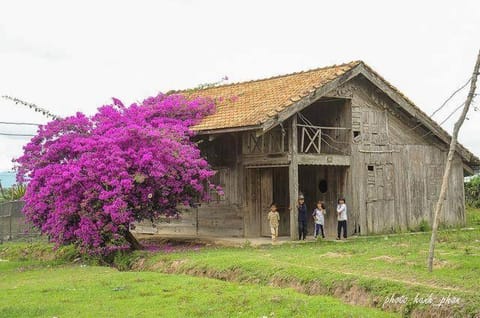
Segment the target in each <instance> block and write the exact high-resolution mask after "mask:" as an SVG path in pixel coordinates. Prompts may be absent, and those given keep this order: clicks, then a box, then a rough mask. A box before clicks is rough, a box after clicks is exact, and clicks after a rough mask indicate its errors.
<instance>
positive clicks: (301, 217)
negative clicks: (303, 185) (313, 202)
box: [297, 194, 307, 240]
mask: <svg viewBox="0 0 480 318" xmlns="http://www.w3.org/2000/svg"><path fill="white" fill-rule="evenodd" d="M297 209H298V239H299V240H305V239H306V238H307V206H306V205H305V197H304V196H303V194H300V195H299V196H298V205H297Z"/></svg>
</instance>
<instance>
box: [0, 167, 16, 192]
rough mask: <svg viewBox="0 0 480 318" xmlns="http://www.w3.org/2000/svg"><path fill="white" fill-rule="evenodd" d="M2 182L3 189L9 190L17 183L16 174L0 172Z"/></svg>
mask: <svg viewBox="0 0 480 318" xmlns="http://www.w3.org/2000/svg"><path fill="white" fill-rule="evenodd" d="M0 182H2V187H4V188H9V187H11V186H12V185H14V184H15V183H16V180H15V172H12V171H0Z"/></svg>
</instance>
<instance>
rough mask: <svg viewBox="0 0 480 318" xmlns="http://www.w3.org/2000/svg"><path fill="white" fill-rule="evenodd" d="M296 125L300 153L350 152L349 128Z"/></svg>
mask: <svg viewBox="0 0 480 318" xmlns="http://www.w3.org/2000/svg"><path fill="white" fill-rule="evenodd" d="M297 127H298V128H300V147H299V149H298V150H299V152H300V153H318V154H321V153H327V154H344V155H348V154H350V130H351V129H350V128H346V127H328V126H315V125H305V124H297ZM329 132H330V133H329ZM331 132H333V133H331Z"/></svg>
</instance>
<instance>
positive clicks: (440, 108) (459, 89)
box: [408, 77, 472, 136]
mask: <svg viewBox="0 0 480 318" xmlns="http://www.w3.org/2000/svg"><path fill="white" fill-rule="evenodd" d="M471 79H472V78H471V77H469V78H468V80H467V82H466V83H465V84H463V85H462V86H461V87H460V88H458V89H457V90H456V91H454V92H453V93H452V94H451V95H450V96H449V97H448V98H447V99H446V100H445V101H444V102H443V103H442V105H440V107H438V108H437V109H436V110H435V111H434V112H433V113H432V114H431V115H430V117H433V116H434V115H435V114H436V113H438V112H439V111H440V110H442V109H443V107H445V105H447V103H448V102H449V101H450V100H451V99H452V98H453V96H455V95H456V94H457V93H458V92H460V91H461V90H462V89H464V88H465V87H467V85H468V83H470V80H471ZM455 111H456V110H455ZM450 116H451V115H449V117H447V119H448V118H450ZM443 123H444V122H442V123H440V125H441V124H443ZM422 125H423V123H422V122H419V123H418V124H417V125H415V126H413V127H412V128H409V129H408V131H412V130H414V129H417V128H418V127H420V126H422ZM427 135H429V133H427V134H425V136H427Z"/></svg>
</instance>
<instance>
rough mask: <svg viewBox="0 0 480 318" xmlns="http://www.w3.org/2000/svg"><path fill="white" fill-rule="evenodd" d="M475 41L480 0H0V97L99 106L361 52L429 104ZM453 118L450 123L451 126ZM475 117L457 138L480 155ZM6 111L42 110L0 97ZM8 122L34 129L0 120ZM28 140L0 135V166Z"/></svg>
mask: <svg viewBox="0 0 480 318" xmlns="http://www.w3.org/2000/svg"><path fill="white" fill-rule="evenodd" d="M479 48H480V1H476V0H472V1H418V0H417V1H397V2H396V4H393V2H392V1H330V2H329V3H327V2H326V1H301V0H296V1H278V0H277V1H259V0H257V1H245V0H242V1H193V0H192V1H187V0H185V1H128V2H127V1H91V2H90V1H75V2H74V1H2V2H0V95H4V94H7V95H12V96H15V97H18V98H21V99H23V100H26V101H30V102H34V103H36V104H37V105H41V106H43V107H45V108H48V109H49V110H51V111H52V112H53V113H56V114H58V115H61V116H66V115H70V114H73V113H75V112H76V111H82V112H85V113H87V114H92V113H94V112H95V109H96V108H97V107H98V106H100V105H103V104H105V103H108V102H109V101H110V98H111V97H113V96H115V97H118V98H120V99H122V100H124V101H125V102H127V103H130V102H133V101H136V100H141V99H143V98H145V97H147V96H149V95H153V94H156V93H158V92H160V91H164V92H165V91H168V90H170V89H178V88H186V87H192V86H197V85H198V84H201V83H208V82H215V81H218V80H219V79H220V78H222V77H223V76H225V75H227V76H228V77H229V79H230V82H238V81H243V80H249V79H256V78H261V77H266V76H272V75H278V74H283V73H289V72H294V71H299V70H306V69H310V68H316V67H321V66H326V65H331V64H339V63H343V62H348V61H352V60H363V61H365V62H366V63H367V64H369V65H370V66H371V67H373V68H374V69H375V70H376V71H377V72H379V73H380V74H381V75H382V76H383V77H385V78H386V79H387V80H388V81H390V82H391V83H392V84H394V85H395V86H396V87H397V88H399V89H400V90H401V91H402V92H403V93H404V94H405V95H407V96H408V97H410V99H412V100H413V101H414V102H415V103H416V104H417V105H418V106H419V107H420V108H422V109H423V110H424V111H426V112H427V113H428V114H430V113H432V111H433V110H434V109H436V108H437V107H438V106H439V105H440V104H441V103H442V102H443V101H444V100H445V99H446V98H447V97H448V96H449V95H450V94H451V93H452V92H453V91H454V90H455V89H457V88H458V87H460V86H461V85H462V84H464V83H465V82H466V80H467V79H468V78H469V77H470V76H471V73H472V69H473V65H474V62H475V57H476V54H477V52H478V49H479ZM466 93H467V90H466V89H465V90H464V91H463V92H462V94H459V96H458V98H456V99H455V100H454V101H452V103H450V104H449V105H448V106H447V107H445V111H443V112H440V113H438V114H436V115H435V117H434V119H435V120H437V121H438V122H441V121H443V119H444V118H445V117H446V116H447V115H448V114H449V113H450V112H451V111H452V110H453V109H455V107H456V106H457V105H458V104H459V103H461V102H462V101H463V100H464V98H465V96H466ZM474 105H475V106H480V103H479V102H478V98H477V100H476V102H475V104H474ZM457 117H458V113H457V114H456V116H453V117H452V118H451V119H450V120H449V121H447V122H446V123H445V124H444V125H443V126H444V127H445V128H446V129H447V130H448V131H450V132H451V129H452V126H453V122H454V120H455V119H456V118H457ZM468 117H469V121H467V122H466V123H465V125H464V127H463V128H462V131H461V133H460V140H461V142H462V143H463V144H464V145H465V146H467V147H468V148H469V149H470V150H472V151H473V152H474V153H475V154H477V155H479V154H480V112H475V111H473V110H472V111H471V112H470V113H469V116H468ZM0 121H22V122H35V123H45V122H46V119H45V118H43V117H42V116H40V115H39V114H37V113H34V112H32V111H30V110H28V109H25V108H24V107H21V106H19V105H15V104H13V103H11V102H8V101H6V100H4V99H0ZM6 132H10V133H33V132H34V129H33V128H32V127H28V126H27V127H23V126H7V125H2V124H0V133H6ZM27 141H28V139H27V138H24V137H16V138H14V137H6V136H0V171H1V170H8V169H10V168H11V167H12V164H11V158H12V157H15V156H19V155H20V154H21V148H22V145H23V144H25V142H27Z"/></svg>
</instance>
